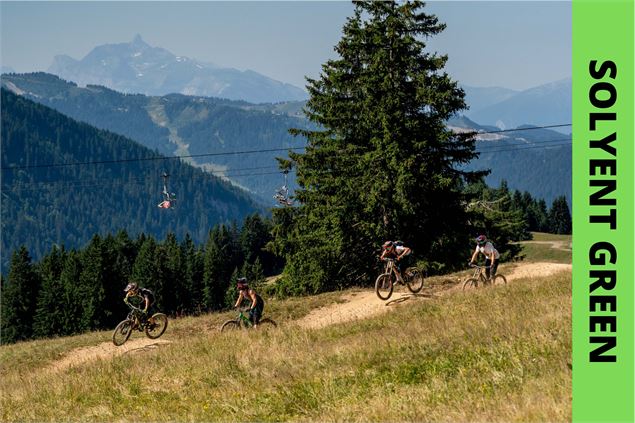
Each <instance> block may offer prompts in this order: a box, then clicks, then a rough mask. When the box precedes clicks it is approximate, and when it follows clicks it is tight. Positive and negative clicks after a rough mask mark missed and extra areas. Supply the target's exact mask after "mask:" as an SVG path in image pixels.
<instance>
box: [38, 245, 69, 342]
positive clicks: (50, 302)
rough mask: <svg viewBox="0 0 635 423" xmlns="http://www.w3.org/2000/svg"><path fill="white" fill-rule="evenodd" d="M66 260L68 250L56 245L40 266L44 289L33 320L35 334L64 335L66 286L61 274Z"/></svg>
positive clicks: (40, 294)
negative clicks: (63, 284) (62, 281)
mask: <svg viewBox="0 0 635 423" xmlns="http://www.w3.org/2000/svg"><path fill="white" fill-rule="evenodd" d="M65 260H66V251H65V250H64V249H63V248H62V249H60V248H58V247H57V246H54V247H53V249H52V250H51V252H50V253H49V254H47V255H46V256H44V258H43V259H42V261H41V262H40V264H39V266H38V273H39V274H40V277H41V279H42V289H41V290H40V293H39V295H38V300H37V308H36V312H35V317H34V322H33V335H34V336H35V337H47V336H51V335H62V334H64V333H65V329H64V317H63V316H64V286H62V284H61V280H60V276H61V274H62V269H63V268H64V261H65Z"/></svg>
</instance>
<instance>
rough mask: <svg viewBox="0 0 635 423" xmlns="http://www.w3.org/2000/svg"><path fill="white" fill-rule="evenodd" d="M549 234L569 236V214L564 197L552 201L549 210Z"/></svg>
mask: <svg viewBox="0 0 635 423" xmlns="http://www.w3.org/2000/svg"><path fill="white" fill-rule="evenodd" d="M549 232H551V233H552V234H567V235H568V234H571V213H570V212H569V206H568V205H567V199H566V197H565V196H564V195H562V196H560V197H558V198H556V199H555V200H553V205H552V206H551V210H549Z"/></svg>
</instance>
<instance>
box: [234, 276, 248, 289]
mask: <svg viewBox="0 0 635 423" xmlns="http://www.w3.org/2000/svg"><path fill="white" fill-rule="evenodd" d="M236 288H238V290H239V291H242V290H243V289H247V278H238V279H237V280H236Z"/></svg>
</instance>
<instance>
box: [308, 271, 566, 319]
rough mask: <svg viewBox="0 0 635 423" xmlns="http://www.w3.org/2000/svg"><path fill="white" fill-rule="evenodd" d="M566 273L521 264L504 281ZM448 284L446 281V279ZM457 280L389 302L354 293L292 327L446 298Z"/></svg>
mask: <svg viewBox="0 0 635 423" xmlns="http://www.w3.org/2000/svg"><path fill="white" fill-rule="evenodd" d="M563 270H568V271H571V265H570V264H562V263H546V262H545V263H543V262H538V263H523V264H521V265H518V266H516V267H514V268H513V269H511V270H510V272H509V273H508V274H506V276H507V281H508V282H510V281H514V280H516V279H521V278H526V277H539V278H541V277H545V276H549V275H552V274H554V273H557V272H560V271H563ZM447 280H448V281H449V280H450V278H448V279H447ZM458 282H459V280H458V279H457V280H455V281H454V283H448V284H444V285H441V286H438V285H437V286H434V287H432V288H427V289H426V288H424V290H423V291H422V292H420V293H419V294H416V295H414V294H411V293H410V292H408V291H407V290H405V289H404V288H403V287H401V286H400V288H399V290H397V291H395V292H394V293H393V295H392V297H391V299H390V300H389V301H386V302H384V301H381V300H380V299H379V298H377V295H376V294H375V292H374V291H371V290H369V291H364V292H356V293H353V294H350V295H348V296H346V297H344V299H345V300H347V302H346V303H343V304H333V305H331V306H327V307H321V308H319V309H316V310H313V311H312V312H311V313H309V314H308V315H306V316H305V317H303V318H302V319H299V320H298V321H296V323H297V324H298V325H299V326H300V327H302V328H305V329H316V328H322V327H325V326H329V325H332V324H336V323H343V322H349V321H352V320H357V319H364V318H368V317H371V316H374V315H377V314H382V313H387V312H389V311H391V310H394V309H395V307H397V306H399V305H400V304H403V303H405V302H407V301H412V300H421V299H426V298H434V297H439V296H443V295H449V294H451V293H452V292H454V291H457V290H460V289H461V285H460V284H459V283H458Z"/></svg>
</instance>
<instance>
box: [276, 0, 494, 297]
mask: <svg viewBox="0 0 635 423" xmlns="http://www.w3.org/2000/svg"><path fill="white" fill-rule="evenodd" d="M422 8H423V3H422V2H419V1H408V2H405V3H401V2H399V3H398V2H394V1H389V2H383V1H382V2H377V1H359V2H355V11H354V14H353V16H352V17H350V18H349V19H348V20H347V22H346V24H345V26H344V28H343V37H342V39H341V40H340V42H339V43H338V45H337V46H336V47H335V51H336V52H337V53H338V55H339V57H338V58H336V59H333V60H329V61H328V62H327V63H325V64H324V65H323V67H322V75H321V78H320V79H308V87H307V88H308V90H309V93H310V99H309V100H308V102H307V106H306V114H307V116H308V118H309V119H310V120H311V121H312V122H314V123H315V124H316V126H317V127H318V128H321V129H319V130H314V131H311V130H294V131H293V133H294V134H296V135H302V136H304V137H306V138H307V141H308V145H307V148H306V151H305V153H303V154H296V153H290V158H291V160H292V162H293V164H294V165H295V166H296V167H297V176H298V178H297V181H298V184H299V185H300V187H301V189H299V190H298V191H296V198H297V199H298V200H299V201H300V203H301V210H300V212H299V213H298V217H297V219H295V220H294V222H293V228H291V229H290V230H288V231H286V239H285V240H284V242H283V245H282V247H281V248H280V246H279V247H278V248H279V249H282V250H287V251H289V253H288V255H287V259H288V261H287V266H286V268H285V273H286V280H287V283H288V284H287V288H288V290H289V292H291V293H304V292H319V291H322V290H326V289H333V288H337V287H341V286H346V285H350V284H354V283H360V282H361V283H363V282H367V281H368V280H369V279H370V278H371V275H372V271H373V267H374V266H373V265H374V262H375V258H374V257H375V256H376V255H377V253H378V251H377V247H378V246H379V245H381V242H382V241H384V240H386V239H402V240H403V241H405V242H406V243H407V244H408V245H409V246H410V247H412V248H413V249H414V251H415V253H416V254H417V256H418V257H419V258H422V259H430V260H438V261H448V262H450V263H452V262H453V261H456V260H457V255H456V254H455V252H456V249H457V248H460V246H461V245H464V242H465V229H466V222H467V215H466V212H465V210H464V208H463V206H462V204H461V200H462V198H461V188H462V184H463V182H464V180H472V179H473V178H475V177H477V176H480V175H482V173H479V174H475V173H471V172H463V171H460V170H457V169H458V168H459V166H460V165H462V164H465V163H467V162H468V161H469V160H470V159H472V158H473V157H474V156H475V154H474V144H473V140H472V139H471V138H470V137H471V136H470V135H469V134H463V135H457V134H454V133H453V132H451V131H450V130H448V129H447V127H446V124H445V122H446V121H447V119H448V118H449V117H450V116H452V115H453V114H454V113H456V112H457V111H459V110H461V109H464V108H465V102H464V93H463V91H462V90H461V89H460V88H459V87H458V85H457V83H456V82H454V81H452V80H451V79H450V78H449V76H448V75H447V74H446V73H444V72H443V67H444V66H445V63H446V61H447V57H446V56H439V55H436V54H432V53H428V52H426V51H425V43H424V41H423V40H424V39H426V38H427V37H429V36H433V35H436V34H438V33H439V32H441V31H442V30H443V29H444V27H445V26H444V25H442V24H440V23H439V22H438V20H437V18H436V17H435V16H432V15H427V14H425V13H424V12H422V11H421V9H422Z"/></svg>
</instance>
